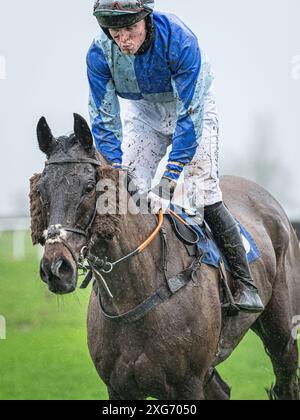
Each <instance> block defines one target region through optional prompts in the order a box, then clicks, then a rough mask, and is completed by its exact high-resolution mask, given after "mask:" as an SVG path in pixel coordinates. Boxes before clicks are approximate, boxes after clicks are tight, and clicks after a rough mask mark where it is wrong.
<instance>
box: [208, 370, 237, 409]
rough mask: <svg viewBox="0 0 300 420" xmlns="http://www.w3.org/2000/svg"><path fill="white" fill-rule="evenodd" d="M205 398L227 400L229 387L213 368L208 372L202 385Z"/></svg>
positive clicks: (229, 393) (228, 398)
mask: <svg viewBox="0 0 300 420" xmlns="http://www.w3.org/2000/svg"><path fill="white" fill-rule="evenodd" d="M204 393H205V398H206V400H209V401H229V400H230V396H231V389H230V387H229V386H228V385H227V384H226V382H224V381H223V379H222V378H221V376H220V375H219V374H218V372H217V371H216V370H215V369H213V370H211V371H210V372H209V375H208V379H207V382H206V384H205V387H204Z"/></svg>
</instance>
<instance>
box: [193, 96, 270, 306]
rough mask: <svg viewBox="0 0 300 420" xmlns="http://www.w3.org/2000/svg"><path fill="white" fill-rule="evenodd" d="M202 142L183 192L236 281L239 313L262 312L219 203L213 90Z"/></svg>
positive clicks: (237, 238)
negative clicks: (198, 214)
mask: <svg viewBox="0 0 300 420" xmlns="http://www.w3.org/2000/svg"><path fill="white" fill-rule="evenodd" d="M206 109H207V110H209V111H208V112H206V113H205V117H206V118H205V120H204V127H203V135H202V139H201V140H200V141H199V147H198V149H197V152H196V155H195V157H194V159H193V161H192V162H191V164H190V165H189V166H188V167H187V168H186V171H185V189H186V190H187V195H188V197H189V200H190V204H191V206H192V207H195V208H197V209H198V211H201V210H202V212H203V213H204V218H205V220H206V222H207V223H208V225H209V227H210V229H211V231H212V233H213V235H214V238H215V240H216V242H217V244H218V246H219V247H220V249H221V251H222V253H223V254H224V256H225V257H226V259H227V260H228V263H229V264H230V267H231V270H232V275H233V278H235V279H236V280H237V281H238V285H239V288H238V293H237V296H236V304H237V306H238V307H239V308H240V310H243V311H247V312H252V313H259V312H262V311H263V310H264V306H263V303H262V301H261V299H260V297H259V294H258V290H257V288H256V287H255V284H254V281H253V279H252V276H251V273H250V267H249V264H248V258H247V254H246V251H245V248H244V245H243V242H242V237H241V234H240V231H239V228H238V225H237V223H236V221H235V219H234V218H233V217H232V215H231V214H230V212H229V210H228V209H227V208H226V207H225V205H224V204H223V198H222V192H221V190H220V185H219V135H218V133H219V129H218V118H217V112H216V109H215V101H214V95H213V91H211V92H210V94H209V95H208V97H207V108H206Z"/></svg>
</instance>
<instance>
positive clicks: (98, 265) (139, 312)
mask: <svg viewBox="0 0 300 420" xmlns="http://www.w3.org/2000/svg"><path fill="white" fill-rule="evenodd" d="M66 163H90V164H92V165H94V166H96V167H99V166H100V165H101V164H100V162H99V161H98V160H96V159H73V158H69V159H60V160H50V161H47V162H46V166H49V165H64V164H66ZM168 211H169V213H170V214H172V215H173V216H174V217H176V218H177V219H179V220H180V221H181V222H182V223H184V224H185V225H187V223H186V222H185V221H184V220H183V219H181V218H180V216H179V215H178V214H176V213H175V212H173V211H172V210H168ZM96 214H97V206H95V211H94V214H93V216H92V218H91V220H90V222H89V224H88V226H87V227H86V228H85V229H78V228H74V227H70V226H62V225H52V226H50V227H49V228H48V229H47V230H46V231H45V232H44V239H45V242H44V244H45V245H46V244H47V243H51V241H52V242H53V243H57V242H59V243H62V244H63V245H64V246H65V248H66V249H68V251H69V252H70V254H71V255H72V258H73V260H74V262H75V264H76V268H77V269H80V270H82V271H83V273H85V274H86V273H87V274H86V277H85V279H84V281H83V283H82V285H81V286H80V288H81V289H85V288H86V287H87V286H88V285H89V284H90V282H91V281H92V280H93V278H94V276H97V278H98V279H99V280H100V281H101V282H102V284H103V286H104V288H105V289H106V291H107V293H108V295H109V296H110V297H111V299H113V295H112V293H111V291H110V289H109V287H108V285H107V283H106V281H105V279H104V278H103V276H102V273H104V274H110V273H111V272H112V271H113V270H114V268H115V267H116V266H117V265H119V264H120V263H122V262H124V261H126V260H127V259H129V258H131V257H134V256H136V255H139V254H141V253H142V252H143V251H144V250H145V249H146V248H147V247H148V246H149V245H150V244H151V243H152V242H153V240H154V239H155V238H156V236H157V235H158V234H159V233H161V235H162V239H163V267H164V274H165V277H166V279H167V260H166V257H167V255H166V253H165V248H166V245H167V243H166V231H165V230H164V228H163V222H164V214H163V211H162V210H160V211H159V214H158V223H157V227H156V229H155V230H154V231H153V233H152V234H151V235H150V236H149V237H148V238H147V240H146V241H145V242H144V243H143V244H142V245H140V246H139V247H138V248H137V249H136V250H135V251H133V252H131V253H129V254H128V255H126V256H124V257H122V258H120V259H119V260H118V261H115V262H114V263H111V262H109V261H108V258H105V259H103V260H102V259H99V258H98V257H96V256H94V255H92V254H91V252H90V250H91V244H88V245H85V246H84V247H83V248H82V249H81V252H80V257H79V259H78V258H77V257H76V255H75V253H74V251H73V249H72V248H71V246H70V245H69V244H68V242H67V241H66V239H65V237H64V233H65V232H71V233H75V234H78V235H82V236H84V237H85V238H86V239H87V240H88V239H89V230H90V228H91V226H92V224H93V222H94V220H95V217H96ZM195 243H196V242H193V244H195ZM202 258H203V255H200V257H197V258H196V259H195V260H194V262H193V264H192V265H191V267H190V268H189V273H190V275H189V276H188V277H186V278H183V280H181V282H180V284H179V285H178V281H177V279H176V278H175V283H176V285H175V288H174V289H173V290H172V286H171V287H170V284H171V282H172V280H174V279H170V280H169V287H170V289H166V288H165V287H164V286H163V287H160V288H159V289H158V290H157V291H156V292H155V293H154V294H153V295H152V296H150V297H149V298H148V299H146V300H145V301H144V302H143V303H142V304H141V305H139V306H137V307H136V308H134V309H132V310H131V311H129V312H128V313H126V314H122V315H119V316H111V315H108V314H107V313H106V312H105V311H104V309H103V307H102V303H101V297H100V295H99V289H98V301H99V304H100V310H101V313H102V315H103V316H104V318H105V319H107V320H111V321H121V320H123V321H124V322H129V323H131V322H135V321H137V320H139V319H141V318H143V317H144V316H145V315H146V314H147V313H149V312H150V311H152V310H153V309H154V308H155V307H156V306H158V305H160V304H161V303H162V302H165V301H166V300H168V299H169V298H170V297H171V296H172V294H174V293H176V292H177V291H178V290H180V289H181V288H182V287H184V286H185V285H186V284H187V283H188V282H189V281H190V280H192V279H193V274H194V273H195V272H196V271H197V269H198V268H199V266H200V265H201V262H202ZM170 290H171V291H170Z"/></svg>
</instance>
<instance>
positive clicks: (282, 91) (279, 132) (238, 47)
mask: <svg viewBox="0 0 300 420" xmlns="http://www.w3.org/2000/svg"><path fill="white" fill-rule="evenodd" d="M156 3H157V9H159V10H163V11H170V12H173V13H175V14H177V15H178V16H180V17H181V18H182V19H183V20H184V21H185V22H186V24H187V25H189V26H190V27H191V29H192V30H193V31H194V32H195V33H196V34H197V36H198V39H199V43H200V45H201V47H202V48H203V49H205V50H206V52H207V53H208V55H209V56H210V59H211V61H212V64H213V67H214V70H215V74H216V89H217V97H218V102H219V112H220V126H221V138H220V141H221V167H222V172H223V173H226V174H228V173H232V174H234V175H246V176H248V177H250V178H252V179H254V180H256V181H258V182H261V183H263V184H264V185H265V186H266V187H267V188H269V189H270V190H271V192H272V193H273V194H274V195H275V196H276V197H277V198H278V199H279V200H280V201H281V202H282V204H283V205H284V207H285V208H286V210H287V211H288V213H289V215H290V216H291V217H298V218H300V195H299V179H300V176H299V169H298V168H299V163H298V162H299V150H300V147H299V133H300V115H299V108H300V107H299V102H300V29H299V28H300V22H299V16H300V2H299V0H287V1H283V0H277V1H275V2H274V0H243V1H241V0H226V1H224V0H209V1H206V2H204V1H202V0H200V1H199V0H188V1H182V0H172V1H171V0H157V1H156ZM0 6H1V7H0V10H1V13H0V141H1V154H0V163H1V165H0V182H1V201H0V203H1V204H0V216H3V215H8V214H24V213H26V212H27V210H28V209H27V201H28V200H27V194H28V179H29V177H30V176H31V174H32V173H34V172H40V171H41V170H42V168H43V162H44V157H43V155H42V154H41V153H40V152H39V150H38V147H37V140H36V135H35V129H36V124H37V122H38V119H39V118H40V117H41V116H42V115H44V116H46V117H47V119H48V122H49V124H50V126H51V128H52V130H53V133H54V134H55V135H62V134H64V133H66V132H69V131H71V130H72V126H73V119H72V118H73V117H72V114H73V112H77V113H80V114H82V115H83V116H85V117H86V118H88V112H87V101H88V85H87V80H86V68H85V56H86V52H87V50H88V48H89V45H90V44H91V42H92V39H93V37H94V36H95V35H97V33H98V32H99V30H100V29H99V27H98V26H97V23H96V21H95V19H94V18H93V16H92V6H93V1H92V0H63V1H62V0H51V1H47V2H46V1H44V0H27V1H26V2H24V1H21V0H15V1H13V2H10V1H7V0H0ZM263 168H265V169H266V171H267V175H266V174H264V171H263V170H262V169H263Z"/></svg>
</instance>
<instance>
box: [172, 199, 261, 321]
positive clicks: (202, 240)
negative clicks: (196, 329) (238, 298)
mask: <svg viewBox="0 0 300 420" xmlns="http://www.w3.org/2000/svg"><path fill="white" fill-rule="evenodd" d="M170 210H171V211H170V213H169V214H168V218H169V220H170V223H171V225H172V227H173V230H174V232H175V234H176V236H177V238H178V239H179V240H180V241H181V242H182V243H183V244H184V245H185V247H186V250H187V253H188V255H189V256H190V257H194V258H196V259H197V258H199V255H200V256H201V263H203V264H207V265H209V266H212V267H214V268H215V269H217V270H218V271H219V274H220V293H221V301H222V308H223V311H224V312H226V314H227V316H235V315H237V314H238V313H239V309H238V308H237V307H236V306H235V303H234V298H233V295H232V290H231V288H230V286H229V281H228V273H230V272H231V270H230V266H229V264H228V262H227V260H226V259H225V258H224V256H223V255H222V253H221V251H220V250H219V248H218V246H217V244H216V242H215V241H214V238H213V235H212V233H211V230H210V228H209V226H208V225H207V223H206V222H205V221H204V219H203V217H202V215H201V214H200V213H197V214H195V215H194V216H190V215H188V214H187V213H186V212H184V211H182V209H179V208H178V207H176V206H173V205H172V206H171V208H170ZM237 223H238V224H239V226H240V230H241V234H242V236H243V239H244V243H245V248H246V249H247V256H248V261H249V264H250V263H252V262H254V261H255V260H257V259H258V258H259V257H260V251H259V249H258V248H257V246H256V244H255V242H254V239H253V238H252V236H251V235H250V234H249V232H248V231H247V230H246V229H245V228H244V227H243V226H242V225H241V224H240V223H239V222H238V221H237ZM179 276H180V275H179Z"/></svg>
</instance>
